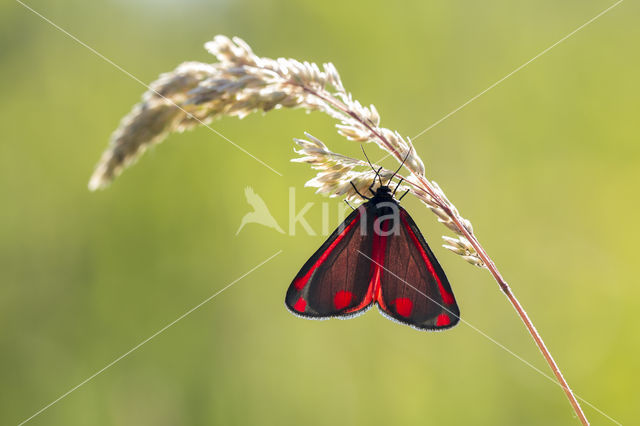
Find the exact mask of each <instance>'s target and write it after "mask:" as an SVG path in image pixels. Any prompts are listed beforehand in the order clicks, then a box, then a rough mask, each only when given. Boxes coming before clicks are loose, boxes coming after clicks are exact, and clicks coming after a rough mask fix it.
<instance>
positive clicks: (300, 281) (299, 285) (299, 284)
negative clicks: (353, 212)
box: [293, 213, 360, 290]
mask: <svg viewBox="0 0 640 426" xmlns="http://www.w3.org/2000/svg"><path fill="white" fill-rule="evenodd" d="M359 220H360V213H358V215H357V216H356V217H355V218H354V219H353V220H352V221H351V223H350V224H349V225H348V226H347V227H346V228H344V230H343V231H342V232H341V233H340V234H338V236H337V237H336V238H335V240H333V242H332V243H331V245H329V247H327V249H326V250H325V251H324V252H323V253H322V255H321V256H320V257H318V260H316V262H315V263H314V264H313V266H311V268H309V270H308V271H307V273H306V274H304V275H303V276H301V277H299V278H296V279H295V280H294V281H293V286H294V287H295V288H296V289H297V290H302V289H303V288H304V286H305V285H307V283H308V282H309V278H311V275H313V272H314V271H315V270H316V269H317V268H318V267H319V266H320V265H322V263H323V262H324V261H325V260H327V258H328V257H329V255H330V254H331V252H332V251H333V249H335V248H336V246H337V245H338V243H339V242H340V241H342V239H343V238H344V237H345V235H347V234H348V233H349V231H350V230H351V228H353V227H354V226H355V225H356V223H358V221H359Z"/></svg>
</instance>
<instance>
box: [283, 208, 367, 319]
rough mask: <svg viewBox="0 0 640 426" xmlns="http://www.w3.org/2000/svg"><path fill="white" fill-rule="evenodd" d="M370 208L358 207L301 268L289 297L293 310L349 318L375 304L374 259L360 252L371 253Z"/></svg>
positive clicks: (318, 315) (291, 287)
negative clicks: (372, 282) (373, 288)
mask: <svg viewBox="0 0 640 426" xmlns="http://www.w3.org/2000/svg"><path fill="white" fill-rule="evenodd" d="M366 211H367V208H366V204H365V205H362V206H360V207H359V208H358V209H356V210H354V211H353V212H352V213H351V214H350V215H349V216H348V217H347V218H346V219H345V220H344V222H343V223H342V224H341V225H340V226H339V227H338V228H337V229H336V230H335V231H334V232H333V233H332V234H331V236H330V237H329V238H328V239H327V240H326V241H325V242H324V244H322V246H321V247H320V248H319V249H318V250H317V251H316V252H315V253H314V254H313V256H311V258H310V259H309V260H308V261H307V262H306V263H305V264H304V266H303V267H302V269H300V272H298V275H296V277H295V278H294V280H293V282H292V283H291V285H290V286H289V289H288V290H287V295H286V299H285V304H286V305H287V308H288V309H289V310H290V311H291V312H292V313H294V314H296V315H300V316H303V317H309V318H325V317H348V316H354V315H357V314H358V313H361V312H363V311H365V310H366V309H367V308H368V307H369V306H370V305H371V303H372V301H373V294H372V293H373V291H372V289H371V286H370V281H371V280H370V276H371V262H370V261H369V260H368V259H367V258H366V257H365V256H362V255H361V254H360V251H361V252H363V253H365V254H367V255H368V256H370V255H371V240H372V235H371V234H372V232H371V230H370V229H368V228H369V226H370V223H369V222H370V221H367V217H368V216H369V215H367V214H366Z"/></svg>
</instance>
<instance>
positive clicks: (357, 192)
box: [349, 182, 371, 200]
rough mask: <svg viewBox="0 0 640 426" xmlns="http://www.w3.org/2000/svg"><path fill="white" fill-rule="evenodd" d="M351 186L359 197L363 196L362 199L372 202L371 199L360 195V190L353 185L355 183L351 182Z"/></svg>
mask: <svg viewBox="0 0 640 426" xmlns="http://www.w3.org/2000/svg"><path fill="white" fill-rule="evenodd" d="M349 183H350V184H351V186H353V190H354V191H356V194H358V195H359V196H361V197H362V198H364V199H365V200H370V199H371V198H369V197H365V196H364V195H362V194H361V193H360V191H358V188H356V186H355V185H354V184H353V182H349Z"/></svg>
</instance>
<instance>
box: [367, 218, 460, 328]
mask: <svg viewBox="0 0 640 426" xmlns="http://www.w3.org/2000/svg"><path fill="white" fill-rule="evenodd" d="M398 208H399V213H398V219H399V221H398V223H397V229H396V230H395V232H394V233H391V234H390V235H389V236H388V237H387V245H386V253H385V257H384V268H383V271H382V276H381V279H380V289H379V291H378V295H377V297H376V301H377V302H378V306H379V307H380V310H381V311H382V312H383V313H385V314H387V315H388V316H390V317H391V318H393V319H395V320H397V321H399V322H401V323H404V324H408V325H410V326H413V327H415V328H418V329H423V330H444V329H447V328H451V327H453V326H454V325H456V324H457V323H458V321H459V319H460V310H459V308H458V304H457V303H456V300H455V297H454V296H453V291H452V290H451V286H450V285H449V281H448V280H447V276H446V275H445V273H444V271H443V270H442V267H441V266H440V264H439V263H438V261H437V260H436V257H435V256H434V254H433V252H432V251H431V249H430V248H429V245H428V244H427V242H426V241H425V239H424V237H423V236H422V233H421V232H420V230H419V229H418V227H417V225H416V224H415V222H414V221H413V219H412V218H411V216H409V214H408V213H407V211H406V210H404V209H403V208H402V207H400V206H399V205H398Z"/></svg>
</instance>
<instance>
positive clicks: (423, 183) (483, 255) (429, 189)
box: [292, 83, 589, 426]
mask: <svg viewBox="0 0 640 426" xmlns="http://www.w3.org/2000/svg"><path fill="white" fill-rule="evenodd" d="M292 84H294V85H297V86H299V87H301V88H302V89H303V90H304V91H305V92H307V93H309V94H311V95H313V96H316V97H317V98H319V99H321V100H323V101H324V102H326V103H327V104H329V105H330V106H332V107H333V108H336V109H338V110H339V111H341V112H342V113H344V114H346V115H348V116H350V117H352V118H353V119H354V120H357V121H358V122H360V123H361V124H362V125H363V126H365V127H366V128H367V129H368V130H369V131H370V132H371V134H372V135H374V136H375V137H376V138H378V140H380V141H381V142H382V144H383V145H384V146H385V147H386V148H387V149H388V150H389V151H390V152H391V153H392V154H393V156H394V157H396V159H397V160H398V161H402V158H401V155H400V153H399V152H398V151H397V150H396V149H395V148H394V147H393V146H392V145H391V143H389V141H388V140H387V139H386V138H385V137H384V136H383V135H382V134H381V133H380V132H379V131H377V129H376V128H374V127H373V126H371V125H370V123H369V122H368V120H366V119H364V118H363V117H360V116H359V115H358V114H356V113H355V112H353V111H351V110H350V109H349V108H348V107H347V106H346V105H344V103H342V102H340V101H339V100H337V99H335V98H334V97H333V96H331V95H329V94H320V93H318V92H317V91H315V90H313V89H311V88H309V87H306V86H304V85H299V84H296V83H292ZM413 175H414V177H415V178H416V179H417V180H418V182H419V185H415V184H414V185H415V186H417V187H419V188H420V189H422V190H423V191H425V192H426V193H427V194H428V195H429V196H430V197H432V198H433V199H434V200H435V202H436V203H437V204H438V205H439V207H441V208H442V209H443V210H444V211H445V212H446V213H447V215H449V216H450V217H451V219H452V221H453V222H454V223H455V225H456V228H458V230H459V231H460V233H461V234H462V235H463V236H464V237H465V238H466V239H467V240H468V241H469V243H470V244H471V245H472V246H473V248H474V249H475V250H476V252H477V254H478V257H479V258H480V259H481V260H482V262H484V264H485V266H486V267H487V269H488V270H489V272H490V273H491V275H492V276H493V278H494V279H495V280H496V282H497V283H498V285H499V286H500V290H502V292H503V293H504V294H505V295H506V296H507V299H509V302H510V303H511V305H512V306H513V308H514V309H515V310H516V313H517V314H518V316H519V317H520V319H521V320H522V322H523V323H524V325H525V326H526V327H527V330H529V333H530V334H531V337H532V338H533V341H534V342H535V344H536V346H538V349H540V352H542V355H543V356H544V358H545V360H546V361H547V364H549V367H550V368H551V370H552V371H553V374H554V375H555V376H556V379H558V382H559V383H560V386H561V387H562V389H563V390H564V393H565V394H566V395H567V398H568V399H569V402H570V403H571V406H572V407H573V410H574V411H575V413H576V415H577V416H578V418H579V419H580V422H582V424H583V425H585V426H588V425H589V421H588V420H587V417H586V416H585V414H584V412H583V411H582V407H581V406H580V403H579V402H578V400H577V399H576V397H575V395H574V394H573V392H572V391H571V388H569V384H568V383H567V381H566V380H565V378H564V376H563V375H562V372H561V371H560V368H559V367H558V364H557V363H556V362H555V360H554V359H553V356H552V355H551V352H550V351H549V349H548V348H547V346H546V345H545V344H544V341H543V340H542V336H540V333H539V332H538V330H536V328H535V326H534V325H533V321H531V318H529V316H528V315H527V313H526V312H525V310H524V308H523V307H522V305H521V304H520V302H519V301H518V299H517V298H516V296H515V295H514V294H513V291H511V288H510V287H509V285H508V284H507V282H506V281H505V279H504V278H503V277H502V274H500V271H499V270H498V268H497V267H496V265H495V263H494V262H493V260H492V259H491V258H490V257H489V255H488V254H487V252H486V251H485V250H484V248H483V247H482V245H481V244H480V242H479V241H478V239H477V238H476V237H475V235H474V234H473V233H472V232H471V231H469V230H468V229H467V228H466V227H465V226H464V225H463V223H462V221H461V220H460V217H459V216H458V214H457V213H456V212H454V209H451V208H450V207H449V203H448V202H446V201H445V200H443V199H442V197H441V196H440V195H439V194H438V193H437V191H435V190H434V189H433V186H432V185H431V183H430V182H429V181H428V180H427V179H426V178H425V177H424V176H422V175H419V174H416V173H413ZM408 182H410V181H408ZM410 183H411V182H410Z"/></svg>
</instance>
